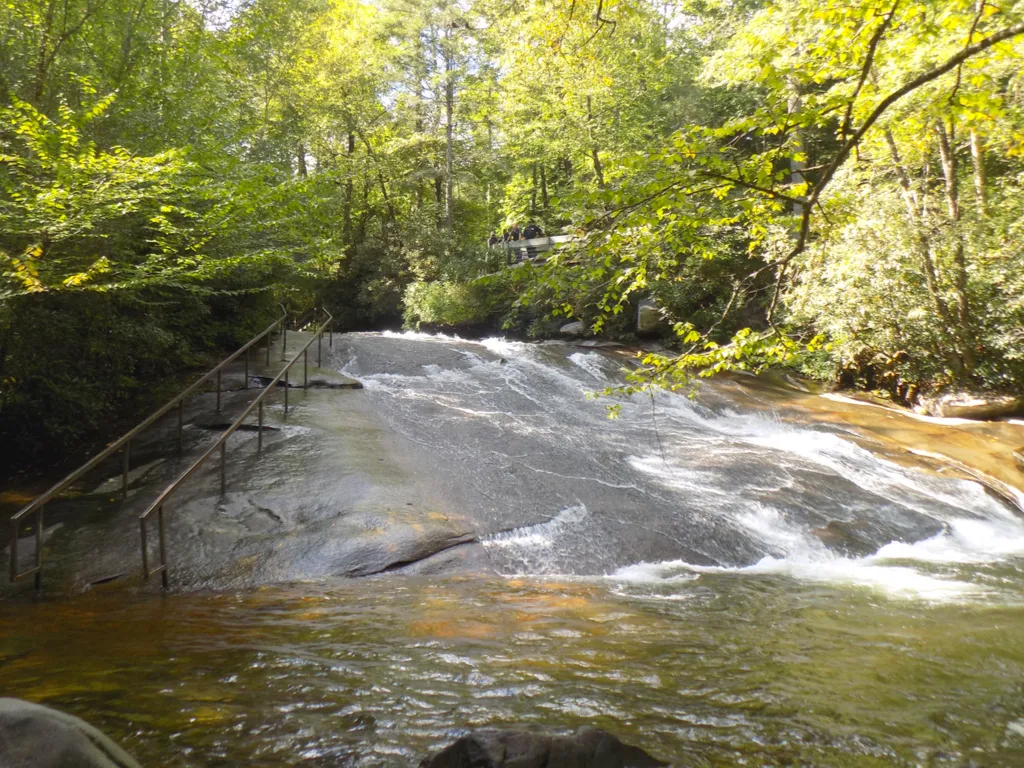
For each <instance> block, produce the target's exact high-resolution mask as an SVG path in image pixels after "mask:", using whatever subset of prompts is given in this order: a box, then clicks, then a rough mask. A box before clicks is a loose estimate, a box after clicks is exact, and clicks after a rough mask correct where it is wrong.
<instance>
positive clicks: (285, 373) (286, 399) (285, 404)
mask: <svg viewBox="0 0 1024 768" xmlns="http://www.w3.org/2000/svg"><path fill="white" fill-rule="evenodd" d="M291 367H292V366H291V363H289V364H288V365H287V366H285V369H284V415H285V416H287V415H288V388H289V385H288V372H289V370H291Z"/></svg>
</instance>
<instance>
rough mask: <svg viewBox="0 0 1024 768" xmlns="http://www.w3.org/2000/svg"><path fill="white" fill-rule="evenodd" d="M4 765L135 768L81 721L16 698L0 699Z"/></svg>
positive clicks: (22, 767)
mask: <svg viewBox="0 0 1024 768" xmlns="http://www.w3.org/2000/svg"><path fill="white" fill-rule="evenodd" d="M0 765H2V766H4V768H139V764H138V763H137V762H135V760H133V759H132V758H131V756H130V755H129V754H128V753H127V752H125V751H124V750H123V749H121V748H120V747H119V746H117V744H115V743H114V742H113V741H111V740H110V739H109V738H107V737H106V736H104V735H103V734H102V733H101V732H100V731H98V730H97V729H96V728H93V727H92V726H91V725H89V724H88V723H87V722H85V721H84V720H79V719H78V718H77V717H75V716H73V715H68V714H65V713H64V712H58V711H57V710H55V709H50V708H49V707H44V706H41V705H39V704H31V703H29V702H27V701H21V700H20V699H0Z"/></svg>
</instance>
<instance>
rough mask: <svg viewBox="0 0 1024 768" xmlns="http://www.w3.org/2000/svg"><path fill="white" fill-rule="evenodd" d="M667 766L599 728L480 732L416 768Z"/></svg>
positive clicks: (638, 767)
mask: <svg viewBox="0 0 1024 768" xmlns="http://www.w3.org/2000/svg"><path fill="white" fill-rule="evenodd" d="M658 765H666V763H662V762H660V761H658V760H655V759H654V758H653V757H651V756H650V755H648V754H647V753H646V752H644V751H643V750H642V749H638V748H636V747H631V746H629V745H628V744H623V743H622V742H621V741H619V740H618V739H617V738H615V737H614V736H612V735H611V734H610V733H605V732H604V731H602V730H600V729H598V728H580V729H579V730H577V731H576V732H575V733H571V734H568V735H566V736H557V735H553V734H550V733H545V732H543V731H527V730H490V729H488V730H481V731H475V732H473V733H470V734H468V735H466V736H463V737H462V738H460V739H459V740H458V741H456V742H454V743H452V744H449V745H448V746H447V747H445V748H444V749H442V750H441V751H440V752H438V753H437V754H436V755H433V756H432V757H429V758H427V759H426V760H424V761H423V762H421V763H420V768H649V767H652V766H658Z"/></svg>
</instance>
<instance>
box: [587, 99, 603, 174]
mask: <svg viewBox="0 0 1024 768" xmlns="http://www.w3.org/2000/svg"><path fill="white" fill-rule="evenodd" d="M587 125H588V130H589V131H590V140H591V142H593V141H594V109H593V102H592V101H591V98H590V97H589V96H587ZM590 157H591V158H592V159H593V161H594V176H595V177H596V178H597V186H598V187H599V188H600V189H604V167H603V166H602V165H601V155H600V153H599V152H598V149H597V144H596V143H594V144H592V146H591V149H590Z"/></svg>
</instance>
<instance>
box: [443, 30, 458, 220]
mask: <svg viewBox="0 0 1024 768" xmlns="http://www.w3.org/2000/svg"><path fill="white" fill-rule="evenodd" d="M451 34H452V33H451V30H450V29H449V30H448V31H447V32H446V34H445V40H446V41H447V42H448V46H446V49H445V56H444V117H445V123H444V135H445V147H444V182H445V184H444V226H445V229H446V230H447V231H448V234H449V235H451V234H452V199H453V197H454V190H455V188H454V174H453V173H452V170H453V168H454V166H455V148H454V125H453V118H454V113H455V77H454V69H455V67H454V61H453V57H452V53H451Z"/></svg>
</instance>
